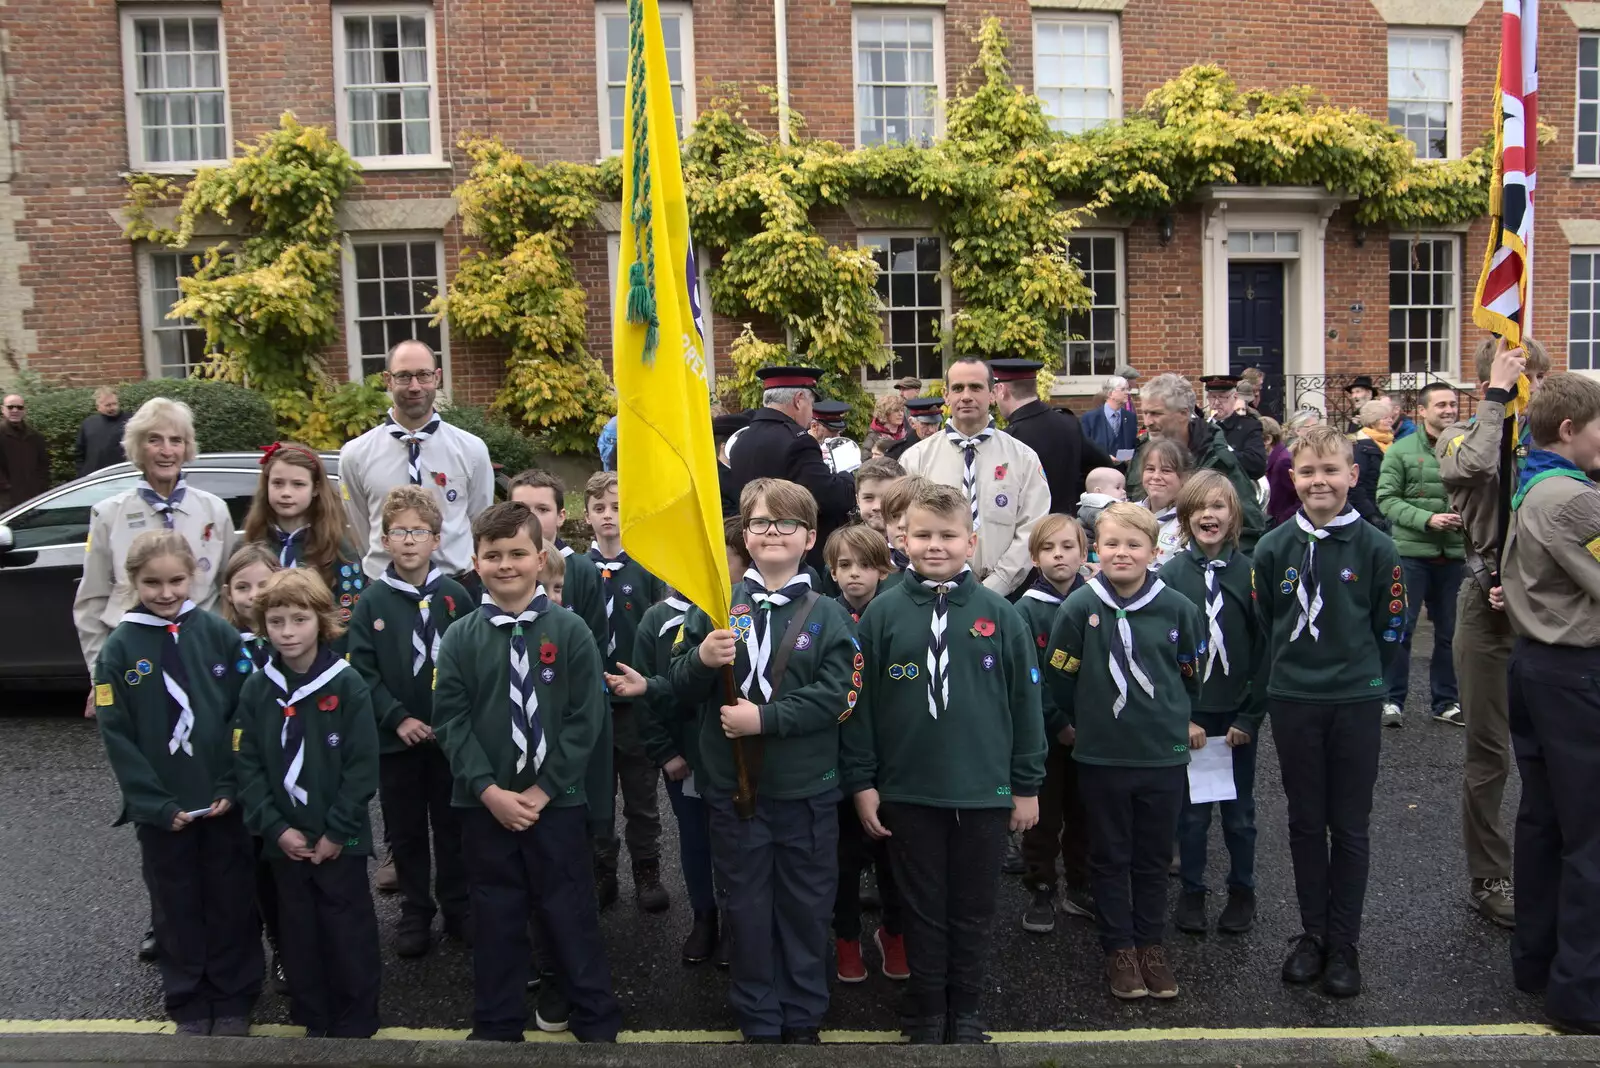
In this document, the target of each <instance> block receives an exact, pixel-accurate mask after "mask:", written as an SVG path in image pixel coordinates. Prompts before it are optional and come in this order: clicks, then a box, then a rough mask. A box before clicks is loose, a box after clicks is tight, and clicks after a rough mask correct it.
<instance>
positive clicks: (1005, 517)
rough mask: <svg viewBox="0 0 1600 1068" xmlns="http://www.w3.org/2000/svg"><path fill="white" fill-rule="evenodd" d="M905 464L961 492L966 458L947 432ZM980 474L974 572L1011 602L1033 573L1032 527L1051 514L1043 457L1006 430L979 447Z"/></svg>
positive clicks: (922, 444)
mask: <svg viewBox="0 0 1600 1068" xmlns="http://www.w3.org/2000/svg"><path fill="white" fill-rule="evenodd" d="M900 464H901V466H903V467H904V468H905V469H906V474H908V475H921V476H923V477H924V478H930V479H932V480H933V481H935V482H937V483H939V484H940V485H944V486H954V487H955V488H956V489H958V490H959V489H961V476H962V474H963V471H964V470H965V463H964V459H963V456H962V452H961V450H960V449H958V448H956V446H954V445H952V444H951V443H950V439H949V438H947V437H945V436H944V434H943V433H942V432H940V433H935V434H930V435H929V436H928V437H925V438H923V439H922V440H921V441H919V442H917V443H916V444H915V445H913V446H911V448H909V449H907V450H906V451H905V455H903V456H901V457H900ZM975 469H976V471H977V475H978V518H979V526H978V550H977V552H976V553H974V554H973V557H972V570H973V572H974V573H975V574H977V575H978V576H979V577H980V578H981V579H982V581H983V584H984V585H985V586H987V587H989V588H990V589H991V590H993V591H995V592H996V593H998V594H1000V595H1002V596H1006V595H1008V594H1010V593H1011V591H1012V590H1014V589H1016V588H1017V587H1018V586H1020V585H1022V580H1023V579H1024V578H1026V577H1027V575H1028V572H1029V571H1030V570H1031V569H1032V568H1033V559H1032V557H1030V556H1029V555H1028V536H1029V535H1030V534H1032V533H1033V524H1034V523H1035V522H1037V521H1038V520H1039V518H1040V517H1042V516H1044V515H1046V514H1048V513H1049V511H1050V487H1049V484H1048V483H1046V482H1045V480H1044V468H1043V467H1042V466H1041V465H1040V463H1039V454H1038V453H1036V452H1034V451H1033V450H1032V449H1030V448H1029V447H1028V446H1026V445H1024V444H1023V443H1022V442H1020V441H1018V440H1017V439H1016V438H1014V437H1012V436H1011V435H1010V434H1007V433H1006V432H1005V431H1003V430H996V431H995V432H994V435H993V436H992V437H990V438H989V440H988V441H986V442H984V443H983V444H982V445H979V446H978V457H977V462H976V464H975Z"/></svg>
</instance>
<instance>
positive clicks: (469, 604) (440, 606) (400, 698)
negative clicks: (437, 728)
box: [348, 578, 477, 753]
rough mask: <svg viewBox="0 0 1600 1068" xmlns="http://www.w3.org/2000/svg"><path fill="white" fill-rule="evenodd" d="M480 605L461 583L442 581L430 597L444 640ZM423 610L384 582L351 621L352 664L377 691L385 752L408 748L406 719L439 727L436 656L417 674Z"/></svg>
mask: <svg viewBox="0 0 1600 1068" xmlns="http://www.w3.org/2000/svg"><path fill="white" fill-rule="evenodd" d="M476 607H477V606H476V605H475V604H473V601H472V597H471V596H470V595H469V594H468V593H467V591H466V590H465V589H463V588H462V586H461V584H460V583H459V582H457V581H456V580H455V579H452V578H442V579H440V580H439V587H438V589H437V590H435V591H434V593H433V594H432V596H431V597H430V598H429V605H428V614H429V617H430V618H431V619H432V621H433V625H434V628H435V630H436V631H437V632H438V634H439V635H440V637H441V639H442V638H443V636H444V633H445V632H446V631H447V630H449V629H450V624H452V623H454V622H455V621H456V620H458V619H460V618H461V617H462V616H465V615H466V614H467V613H469V612H471V611H473V610H474V609H475V608H476ZM419 611H420V608H419V606H418V604H417V602H416V601H413V600H412V599H411V598H410V597H407V596H406V595H405V594H403V593H401V592H400V591H399V590H397V589H395V588H394V587H393V586H390V585H389V584H388V583H386V582H384V581H383V580H382V579H379V580H378V581H376V582H374V583H372V584H371V585H369V586H368V587H367V589H366V592H365V593H364V594H362V596H361V600H360V602H359V603H358V604H357V605H356V610H355V615H354V616H353V617H352V619H351V620H350V632H349V642H348V648H349V650H350V655H349V660H350V664H351V666H353V667H354V668H355V669H356V670H357V671H359V672H360V673H361V678H362V681H364V682H365V683H366V684H367V689H368V690H370V691H371V693H372V711H373V714H374V715H376V716H377V717H378V749H379V752H383V753H400V752H404V751H405V750H406V748H407V746H406V743H405V742H403V741H401V739H400V736H399V735H398V734H396V733H395V730H396V728H398V727H399V726H400V721H401V720H404V719H406V718H408V717H410V718H412V719H419V720H421V721H422V722H424V723H427V724H430V725H431V724H432V723H433V671H434V664H433V662H432V658H431V657H430V658H429V661H428V663H425V664H423V665H422V670H421V671H420V672H415V673H414V672H413V671H412V670H411V666H412V663H413V661H414V658H415V656H416V650H415V648H414V647H413V645H412V633H413V631H414V630H415V628H416V624H417V615H418V612H419Z"/></svg>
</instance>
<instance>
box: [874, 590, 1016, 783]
mask: <svg viewBox="0 0 1600 1068" xmlns="http://www.w3.org/2000/svg"><path fill="white" fill-rule="evenodd" d="M933 603H934V592H933V591H932V590H931V589H929V588H927V587H926V586H923V585H922V583H921V582H920V581H919V580H918V579H917V578H916V577H915V576H914V575H911V574H910V573H908V574H907V576H906V579H905V581H904V582H901V583H900V584H899V585H897V586H895V587H894V588H893V589H891V590H889V591H888V592H887V593H883V594H880V595H879V596H878V597H877V598H875V599H874V600H873V602H872V603H871V604H870V605H868V606H867V611H866V613H865V614H863V615H862V617H861V625H860V633H861V653H862V656H863V657H865V658H866V670H865V673H864V674H865V685H864V686H863V687H862V689H861V701H860V703H859V704H857V706H856V711H855V714H854V715H853V716H851V717H850V719H849V720H848V721H847V722H846V723H845V729H844V731H843V747H844V761H843V763H844V775H845V787H846V789H848V790H851V791H852V792H855V791H860V790H865V789H869V788H873V787H876V789H877V790H878V793H879V794H880V795H881V796H882V798H883V799H884V800H887V801H902V802H905V803H907V804H914V805H929V806H932V807H935V808H1010V807H1011V799H1012V797H1013V796H1015V797H1035V796H1037V795H1038V793H1039V787H1040V785H1041V784H1042V783H1043V782H1044V758H1045V750H1046V743H1045V734H1044V713H1043V712H1042V711H1041V710H1040V704H1039V670H1038V666H1037V660H1036V659H1035V657H1034V653H1033V650H1034V645H1033V636H1032V635H1031V634H1030V633H1029V630H1028V624H1027V623H1026V622H1025V621H1024V620H1023V618H1022V616H1020V615H1019V614H1018V613H1017V610H1016V609H1015V608H1013V607H1012V606H1011V604H1010V603H1009V602H1008V601H1006V599H1005V598H1004V597H1001V596H1000V595H999V594H996V593H994V592H993V591H991V590H989V589H986V588H985V587H984V586H983V584H982V583H980V582H979V581H978V580H977V579H976V578H975V577H974V576H973V574H972V572H971V571H966V572H963V573H962V574H961V576H960V577H959V579H958V580H957V581H956V585H955V588H954V589H953V590H951V591H950V593H949V595H948V610H947V612H946V623H945V635H946V648H947V650H948V659H949V679H950V695H949V699H948V700H944V701H943V702H942V707H941V708H940V710H939V715H938V716H937V717H935V716H934V715H933V711H932V709H931V708H930V707H929V703H928V702H929V689H928V677H929V671H928V639H929V636H930V632H931V630H932V627H933Z"/></svg>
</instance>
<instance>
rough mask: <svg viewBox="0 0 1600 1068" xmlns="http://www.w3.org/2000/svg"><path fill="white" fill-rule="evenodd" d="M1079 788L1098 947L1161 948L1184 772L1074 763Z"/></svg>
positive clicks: (1185, 792)
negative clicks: (1086, 830) (1085, 823)
mask: <svg viewBox="0 0 1600 1068" xmlns="http://www.w3.org/2000/svg"><path fill="white" fill-rule="evenodd" d="M1078 789H1079V790H1080V791H1081V793H1082V797H1083V801H1084V809H1085V811H1086V813H1087V815H1088V818H1089V880H1090V883H1091V885H1092V886H1093V887H1094V910H1095V917H1096V920H1097V922H1098V923H1099V925H1100V948H1101V949H1103V950H1105V951H1106V952H1107V953H1111V952H1113V951H1115V950H1118V949H1132V948H1135V947H1137V948H1140V949H1143V948H1144V947H1146V946H1155V945H1160V944H1161V934H1162V932H1163V931H1164V930H1165V929H1166V926H1167V870H1168V868H1169V867H1170V866H1171V864H1172V842H1173V839H1174V838H1175V837H1177V834H1178V815H1179V813H1180V812H1182V810H1183V805H1184V802H1186V801H1187V800H1188V799H1189V773H1188V769H1187V767H1185V766H1184V765H1182V764H1179V765H1177V766H1175V767H1166V768H1123V767H1110V766H1107V765H1104V764H1079V765H1078Z"/></svg>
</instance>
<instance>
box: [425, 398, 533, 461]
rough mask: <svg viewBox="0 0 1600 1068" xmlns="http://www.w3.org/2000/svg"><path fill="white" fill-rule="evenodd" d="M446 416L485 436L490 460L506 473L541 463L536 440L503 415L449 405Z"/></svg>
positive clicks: (472, 406) (452, 421)
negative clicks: (507, 420)
mask: <svg viewBox="0 0 1600 1068" xmlns="http://www.w3.org/2000/svg"><path fill="white" fill-rule="evenodd" d="M444 417H445V418H446V419H448V420H449V421H450V423H451V424H452V425H454V426H458V427H460V428H461V429H462V430H466V431H469V432H470V433H473V434H476V435H478V437H480V438H482V439H483V443H484V444H485V445H487V446H489V459H490V460H493V461H494V462H495V463H497V464H499V465H500V470H501V471H503V472H505V474H506V475H507V476H511V475H516V474H520V473H522V472H523V471H526V470H527V469H528V468H530V467H537V466H539V463H538V455H539V454H538V446H537V445H536V444H535V442H534V440H533V439H532V438H530V437H528V436H527V435H526V434H524V433H523V432H522V431H520V430H518V429H517V428H516V427H514V426H512V425H511V424H510V423H508V422H506V420H505V419H504V417H502V416H499V415H492V414H490V413H489V412H488V411H486V410H485V409H483V408H479V407H476V406H474V405H470V404H461V405H453V406H451V407H449V408H446V409H444Z"/></svg>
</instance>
